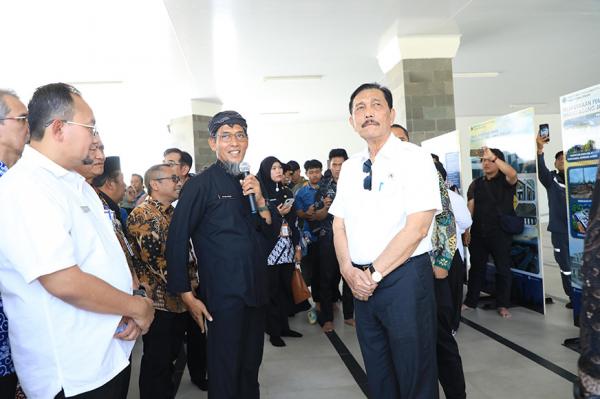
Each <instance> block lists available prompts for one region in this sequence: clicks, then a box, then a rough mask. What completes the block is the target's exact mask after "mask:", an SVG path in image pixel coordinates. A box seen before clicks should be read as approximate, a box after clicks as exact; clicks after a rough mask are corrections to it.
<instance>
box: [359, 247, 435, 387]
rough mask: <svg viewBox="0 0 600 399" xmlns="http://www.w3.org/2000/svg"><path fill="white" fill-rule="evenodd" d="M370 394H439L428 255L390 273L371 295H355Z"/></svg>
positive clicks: (433, 297) (432, 288) (431, 278)
mask: <svg viewBox="0 0 600 399" xmlns="http://www.w3.org/2000/svg"><path fill="white" fill-rule="evenodd" d="M354 308H355V312H356V332H357V335H358V342H359V344H360V350H361V353H362V355H363V359H364V361H365V367H366V371H367V379H368V384H369V397H370V398H376V399H437V398H438V382H437V380H438V375H437V366H436V364H437V361H436V305H435V291H434V286H433V271H432V268H431V261H430V260H429V255H428V254H424V255H420V256H416V257H413V258H411V259H410V260H409V261H408V262H407V263H405V264H404V265H402V266H400V267H398V268H397V269H395V270H394V271H393V272H391V273H390V274H388V275H387V276H386V277H385V278H384V279H383V280H382V281H381V283H380V284H379V286H378V287H377V289H376V290H375V292H374V293H373V295H372V296H371V297H370V298H369V300H368V301H366V302H363V301H359V300H355V301H354Z"/></svg>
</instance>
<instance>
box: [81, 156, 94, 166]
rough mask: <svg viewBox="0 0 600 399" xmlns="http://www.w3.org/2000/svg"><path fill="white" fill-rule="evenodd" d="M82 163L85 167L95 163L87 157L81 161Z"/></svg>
mask: <svg viewBox="0 0 600 399" xmlns="http://www.w3.org/2000/svg"><path fill="white" fill-rule="evenodd" d="M81 163H83V164H84V165H91V164H93V163H94V160H93V159H92V158H90V157H86V158H84V159H82V160H81Z"/></svg>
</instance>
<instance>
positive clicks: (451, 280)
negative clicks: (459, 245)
mask: <svg viewBox="0 0 600 399" xmlns="http://www.w3.org/2000/svg"><path fill="white" fill-rule="evenodd" d="M446 280H448V286H449V287H450V298H451V300H452V318H451V323H450V325H451V327H452V329H453V330H454V331H456V330H458V327H459V326H460V310H461V306H462V302H463V286H464V284H465V262H464V261H463V259H462V257H461V256H460V252H458V249H457V250H456V252H455V253H454V258H452V265H451V266H450V270H449V271H448V277H447V278H446Z"/></svg>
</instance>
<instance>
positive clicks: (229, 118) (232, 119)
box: [208, 111, 248, 137]
mask: <svg viewBox="0 0 600 399" xmlns="http://www.w3.org/2000/svg"><path fill="white" fill-rule="evenodd" d="M223 125H230V126H233V125H240V126H241V127H242V128H243V129H244V133H246V134H248V132H247V130H248V124H247V123H246V120H245V119H244V117H243V116H242V115H240V114H239V113H238V112H236V111H222V112H219V113H217V114H215V116H213V117H212V119H211V120H210V122H208V132H209V134H210V137H216V136H217V130H219V128H220V127H221V126H223Z"/></svg>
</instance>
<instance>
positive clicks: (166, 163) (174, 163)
mask: <svg viewBox="0 0 600 399" xmlns="http://www.w3.org/2000/svg"><path fill="white" fill-rule="evenodd" d="M164 163H165V165H169V166H175V165H181V162H175V161H165V162H164Z"/></svg>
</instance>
